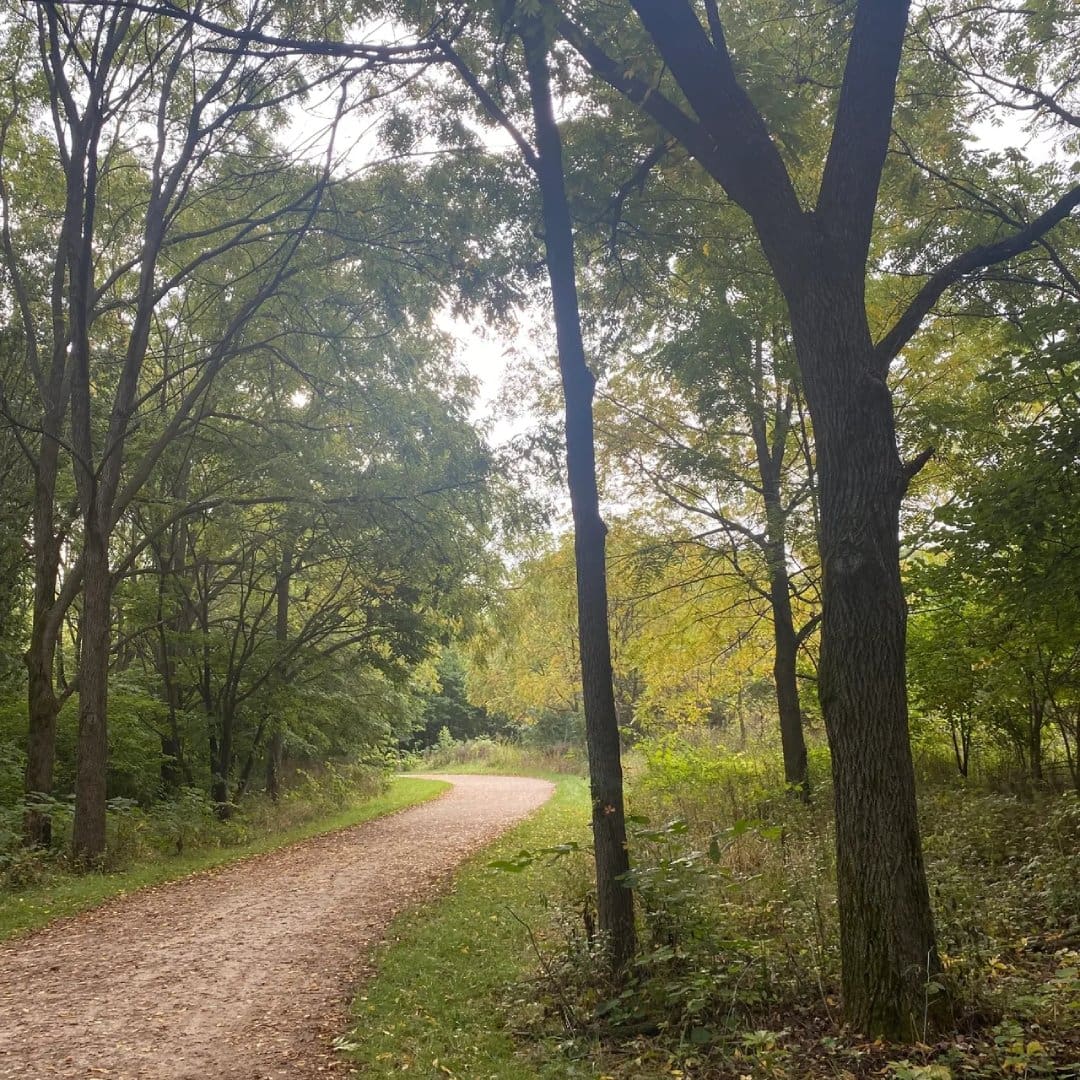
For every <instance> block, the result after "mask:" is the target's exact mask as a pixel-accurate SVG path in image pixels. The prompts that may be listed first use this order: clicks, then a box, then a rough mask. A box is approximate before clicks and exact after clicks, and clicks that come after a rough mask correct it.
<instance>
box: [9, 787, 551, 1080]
mask: <svg viewBox="0 0 1080 1080" xmlns="http://www.w3.org/2000/svg"><path fill="white" fill-rule="evenodd" d="M439 779H442V780H449V781H450V782H452V783H453V784H454V787H453V788H452V790H451V791H449V792H447V794H446V795H444V796H442V797H441V798H438V799H436V800H434V801H433V802H429V803H426V804H424V805H422V806H419V807H415V808H413V809H410V810H406V811H403V812H402V813H399V814H395V815H392V816H390V817H386V818H381V819H378V820H376V821H371V822H367V823H365V824H363V825H359V826H356V827H355V828H350V829H345V830H343V831H341V832H337V833H333V834H330V835H327V836H321V837H316V838H315V839H312V840H308V841H305V842H303V843H300V844H296V845H293V846H291V847H287V848H282V849H279V850H277V851H273V852H271V853H269V854H267V855H263V856H258V857H256V858H253V859H248V860H244V861H243V862H240V863H236V864H233V865H231V866H228V867H225V868H223V869H219V870H214V871H211V872H208V873H201V874H196V875H194V876H192V877H190V878H185V879H184V880H182V881H178V882H174V883H172V884H169V885H164V886H160V887H157V888H152V889H146V890H143V891H141V892H138V893H136V894H134V895H132V896H129V897H126V898H123V899H120V900H117V901H114V902H112V903H110V904H107V905H106V906H104V907H102V908H99V909H97V910H95V911H92V912H90V913H88V914H85V915H80V916H78V917H76V918H72V919H67V920H63V921H61V922H58V923H55V924H53V925H51V926H49V927H46V928H45V929H43V930H40V931H37V932H35V933H33V934H31V935H29V936H27V937H25V938H20V939H17V940H15V941H11V942H8V943H5V944H3V945H0V1077H16V1076H17V1077H32V1078H34V1080H38V1078H40V1080H52V1078H56V1077H64V1078H79V1080H84V1078H90V1077H102V1078H107V1080H189V1078H191V1080H194V1078H195V1077H205V1076H213V1077H214V1078H215V1080H277V1078H283V1077H289V1078H291V1080H309V1078H312V1077H323V1076H332V1075H335V1074H341V1073H343V1072H345V1065H344V1063H343V1061H342V1059H341V1058H340V1056H339V1055H337V1054H336V1053H335V1051H334V1046H333V1041H334V1039H335V1037H336V1036H338V1035H339V1034H341V1032H342V1031H344V1030H345V1027H346V1023H347V1017H348V1006H349V998H350V992H351V991H352V990H353V989H354V988H355V986H356V985H357V983H358V981H360V980H361V979H362V978H363V977H364V976H365V975H367V974H368V973H369V965H370V957H371V954H372V951H373V949H374V947H375V946H376V945H377V944H378V942H379V941H380V940H381V938H382V937H383V934H384V932H385V930H386V928H387V925H388V924H389V923H390V921H391V919H392V918H393V917H394V916H395V915H396V914H398V913H399V912H401V911H402V910H404V909H406V908H409V907H414V906H416V905H417V904H418V903H420V902H421V901H422V900H423V899H425V898H426V897H428V896H430V895H431V894H432V893H433V892H435V891H436V890H437V889H438V886H439V885H440V883H442V882H443V881H444V880H445V879H446V878H447V876H448V875H449V874H450V872H451V871H452V870H454V868H455V867H457V866H458V864H459V863H461V862H462V860H464V859H465V857H466V856H467V855H469V854H470V853H471V852H473V851H474V850H476V849H477V848H478V847H480V846H482V845H484V844H485V843H487V842H489V841H490V840H492V839H494V838H495V837H496V836H497V835H498V834H499V833H501V832H502V831H503V830H504V829H506V828H507V827H509V826H510V825H511V824H513V823H514V822H515V821H517V820H519V819H520V818H522V817H524V816H525V815H526V814H528V813H529V812H530V811H532V810H534V809H536V808H537V807H538V806H540V805H541V804H542V803H543V802H544V801H545V800H546V799H547V798H548V796H549V795H550V794H551V791H552V785H551V784H550V783H547V782H546V781H543V780H535V779H529V778H525V777H498V776H481V775H473V776H440V777H439Z"/></svg>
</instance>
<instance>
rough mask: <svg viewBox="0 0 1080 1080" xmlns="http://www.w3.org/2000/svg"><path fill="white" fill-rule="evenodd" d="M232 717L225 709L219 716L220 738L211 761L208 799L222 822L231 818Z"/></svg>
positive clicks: (229, 711)
mask: <svg viewBox="0 0 1080 1080" xmlns="http://www.w3.org/2000/svg"><path fill="white" fill-rule="evenodd" d="M232 759H233V716H232V710H231V709H229V708H225V709H223V710H222V714H221V738H220V740H218V741H217V754H216V756H215V758H214V761H213V766H212V767H213V778H212V780H211V783H210V797H211V798H212V799H213V800H214V802H215V803H216V805H217V816H218V817H219V818H220V819H221V820H222V821H227V820H228V819H229V818H230V817H232V803H231V802H230V800H229V777H230V775H231V774H232V766H233V760H232Z"/></svg>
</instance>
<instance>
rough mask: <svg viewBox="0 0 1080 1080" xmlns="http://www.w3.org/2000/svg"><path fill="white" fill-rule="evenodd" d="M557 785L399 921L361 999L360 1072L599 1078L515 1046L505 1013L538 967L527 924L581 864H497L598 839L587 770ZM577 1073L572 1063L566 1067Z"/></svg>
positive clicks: (536, 923) (349, 1046)
mask: <svg viewBox="0 0 1080 1080" xmlns="http://www.w3.org/2000/svg"><path fill="white" fill-rule="evenodd" d="M551 779H553V780H554V781H555V782H556V790H555V794H554V795H553V796H552V798H551V799H550V800H549V801H548V802H547V803H546V804H545V805H544V806H543V807H542V808H541V809H540V810H539V811H538V812H537V813H536V814H534V815H533V816H531V817H530V818H528V819H527V820H526V821H525V822H523V823H522V824H521V825H518V826H517V827H516V828H514V829H513V830H511V831H510V832H509V833H507V835H506V836H505V837H503V838H502V839H501V840H499V841H498V842H497V843H496V844H494V845H492V846H491V847H489V848H486V849H485V850H484V851H482V852H481V853H480V854H478V855H476V856H474V857H473V858H472V859H470V860H469V861H468V862H467V863H466V864H465V866H464V868H463V869H462V870H461V871H460V872H459V873H458V875H457V876H456V878H455V881H454V886H453V889H452V891H451V893H450V895H449V896H447V897H446V898H445V899H444V900H442V901H440V902H437V903H436V904H435V905H433V906H432V907H428V908H426V909H423V910H421V911H417V912H414V913H411V914H408V915H405V916H403V917H402V918H400V919H399V920H398V921H397V922H396V923H395V924H394V925H393V926H392V927H391V932H390V938H389V941H390V944H389V945H387V946H386V947H385V948H384V950H383V952H382V953H381V955H380V957H379V959H378V974H377V975H376V977H375V978H374V980H373V981H372V982H371V983H369V984H368V985H367V986H366V987H365V988H364V990H363V991H362V993H361V996H360V997H359V998H358V999H357V1000H356V1002H355V1003H354V1006H353V1027H352V1031H351V1033H350V1035H349V1036H348V1037H347V1038H346V1039H345V1040H343V1049H344V1050H345V1051H346V1052H347V1053H348V1056H349V1058H350V1059H351V1061H352V1062H353V1063H354V1064H355V1065H356V1066H357V1067H358V1068H359V1070H360V1071H361V1073H363V1074H365V1075H370V1076H390V1075H392V1074H393V1075H398V1074H399V1073H401V1072H402V1071H407V1072H408V1075H410V1076H418V1077H432V1078H440V1080H445V1078H446V1077H458V1078H462V1080H464V1078H465V1077H468V1078H470V1080H524V1078H526V1077H542V1076H552V1077H554V1076H559V1077H567V1076H582V1077H586V1076H595V1075H596V1074H595V1072H594V1071H593V1070H592V1068H591V1066H589V1065H588V1064H587V1063H582V1065H581V1069H582V1071H581V1072H574V1071H572V1070H573V1068H574V1066H573V1064H572V1063H570V1062H568V1061H567V1060H565V1059H563V1060H560V1061H558V1062H553V1063H552V1064H551V1070H553V1071H548V1070H547V1069H546V1068H545V1066H544V1065H543V1064H542V1063H540V1062H530V1061H527V1060H525V1059H524V1058H522V1057H521V1056H519V1055H516V1054H515V1048H514V1044H513V1041H512V1039H511V1038H510V1036H509V1035H508V1034H507V1032H506V1031H505V1030H504V1024H503V1023H502V1022H501V1021H500V1018H499V1015H498V1003H499V1001H500V1000H501V999H502V997H503V994H504V991H505V988H506V987H507V985H508V984H510V983H512V982H514V981H516V980H519V979H520V978H521V977H522V976H523V975H525V974H526V973H528V972H531V971H533V970H534V969H535V967H536V957H535V953H534V952H533V949H532V945H531V942H530V940H529V934H528V931H527V930H526V929H525V925H523V924H526V925H528V926H531V927H536V928H539V927H541V926H542V925H543V924H544V923H545V921H546V912H545V907H546V898H547V897H548V896H557V895H558V894H559V893H560V892H561V891H562V889H561V888H560V883H561V882H562V881H563V880H564V879H565V876H566V875H567V874H568V873H576V874H580V870H581V867H580V863H579V865H578V866H577V868H576V869H574V868H571V867H569V866H566V865H563V863H562V862H561V861H556V862H553V863H550V862H545V861H542V860H538V861H537V862H536V863H534V864H533V865H532V866H531V867H530V868H529V869H528V870H526V871H523V872H521V873H508V872H506V871H500V870H493V869H492V868H491V867H490V863H491V862H492V860H494V859H506V858H507V857H509V856H511V855H514V854H516V853H517V852H518V851H520V850H521V849H522V848H527V849H531V850H535V849H536V848H541V847H547V846H551V845H553V844H558V843H563V842H565V841H567V840H577V841H578V842H580V843H582V846H584V845H585V843H587V841H588V819H589V800H588V787H587V785H586V783H585V781H584V780H582V779H580V778H578V777H568V776H557V777H551ZM568 1070H570V1071H568Z"/></svg>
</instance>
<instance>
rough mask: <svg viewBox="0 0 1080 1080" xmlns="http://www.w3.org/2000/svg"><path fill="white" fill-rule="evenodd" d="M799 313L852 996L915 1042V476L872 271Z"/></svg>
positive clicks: (920, 990)
mask: <svg viewBox="0 0 1080 1080" xmlns="http://www.w3.org/2000/svg"><path fill="white" fill-rule="evenodd" d="M830 279H831V280H830ZM792 316H793V328H794V331H795V342H796V349H797V351H798V355H799V362H800V366H801V368H802V371H803V379H804V385H805V387H806V395H807V401H808V404H809V406H810V410H811V416H812V418H813V422H814V435H815V441H816V449H817V464H818V481H819V499H820V505H821V529H820V536H819V546H820V555H821V562H822V576H823V588H822V597H823V606H822V623H821V656H820V660H819V667H818V692H819V695H820V699H821V707H822V712H823V714H824V717H825V725H826V729H827V732H828V736H829V746H830V748H831V751H832V771H833V783H834V798H835V805H836V830H837V835H836V851H837V894H838V900H839V907H840V922H841V959H842V965H843V988H844V1001H845V1004H846V1008H847V1012H848V1016H849V1019H850V1021H851V1022H852V1024H853V1025H854V1026H855V1027H856V1028H857V1029H858V1030H860V1031H864V1032H866V1033H867V1034H873V1035H879V1034H880V1035H885V1036H887V1037H891V1038H904V1039H910V1038H915V1037H920V1036H921V1035H922V1030H923V1018H924V1011H925V1006H926V983H927V980H928V979H929V978H930V977H931V976H932V975H934V974H935V973H936V972H937V971H938V970H939V962H938V957H937V951H936V947H935V941H934V925H933V917H932V914H931V909H930V897H929V890H928V888H927V883H926V873H925V869H924V866H923V858H922V843H921V839H920V836H919V823H918V815H917V809H916V799H915V770H914V765H913V762H912V756H911V745H910V741H909V733H908V710H907V692H906V672H905V634H906V622H907V609H906V604H905V601H904V594H903V589H902V586H901V581H900V542H899V533H900V503H901V500H902V498H903V495H904V491H905V489H906V486H907V477H906V474H905V470H904V466H903V463H902V462H901V460H900V456H899V452H898V450H897V445H896V433H895V429H894V419H893V405H892V398H891V395H890V393H889V390H888V388H887V386H886V385H885V382H884V380H883V379H882V378H880V377H879V376H877V375H875V374H874V373H873V371H874V365H873V360H872V357H873V347H872V344H871V339H870V333H869V327H868V325H867V320H866V314H865V307H864V304H863V296H862V284H861V276H860V277H859V278H858V279H848V280H845V278H844V275H831V274H821V275H819V276H818V277H817V278H816V279H814V280H813V281H808V283H807V288H806V290H805V293H804V294H803V295H802V296H800V297H798V298H797V301H796V303H795V304H793V305H792Z"/></svg>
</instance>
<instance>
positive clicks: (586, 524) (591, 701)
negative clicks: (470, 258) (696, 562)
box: [522, 19, 635, 972]
mask: <svg viewBox="0 0 1080 1080" xmlns="http://www.w3.org/2000/svg"><path fill="white" fill-rule="evenodd" d="M522 43H523V45H524V48H525V61H526V66H527V69H528V75H529V90H530V94H531V99H532V108H533V120H534V124H535V129H536V157H535V159H534V162H533V163H532V164H533V168H534V171H535V173H536V176H537V179H538V181H539V186H540V194H541V200H542V204H543V216H544V244H545V250H546V254H547V267H548V275H549V278H550V282H551V294H552V306H553V312H554V317H555V332H556V337H557V339H558V349H559V368H560V372H561V374H562V384H563V395H564V400H565V405H566V459H567V481H568V486H569V490H570V502H571V506H572V509H573V517H574V558H575V566H576V569H577V599H578V637H579V643H580V649H581V677H582V690H583V698H584V705H585V730H586V741H587V744H588V753H589V784H590V790H591V795H592V827H593V846H594V849H595V858H596V890H597V918H598V922H599V928H600V931H601V932H602V933H603V935H604V937H605V943H606V947H607V949H608V950H609V956H610V960H611V964H612V968H613V970H614V971H615V972H619V971H622V970H623V969H625V967H626V965H627V964H628V963H629V962H630V960H631V958H632V957H633V954H634V949H635V931H634V907H633V894H632V892H631V891H630V889H629V888H627V886H626V885H625V884H624V883H623V881H622V876H623V875H624V874H625V873H626V872H627V871H628V870H629V868H630V863H629V856H628V853H627V847H626V821H625V811H624V805H623V777H622V758H621V748H620V743H619V724H618V718H617V714H616V710H615V694H614V688H613V682H612V666H611V639H610V631H609V627H608V596H607V567H606V562H605V537H606V533H607V527H606V526H605V524H604V521H603V519H602V517H601V514H600V498H599V492H598V489H597V482H596V451H595V442H594V430H593V407H592V402H593V394H594V390H595V385H596V380H595V378H594V376H593V374H592V372H591V371H590V370H589V368H588V364H587V363H586V360H585V348H584V344H583V342H582V337H581V317H580V312H579V308H578V297H577V284H576V278H575V260H574V235H573V226H572V222H571V218H570V209H569V205H568V203H567V199H566V186H565V176H564V172H563V161H562V141H561V137H560V135H559V129H558V126H557V124H556V122H555V114H554V109H553V107H552V99H551V83H550V75H549V71H548V46H547V42H546V40H545V38H544V31H543V29H542V27H541V25H540V22H539V20H535V19H534V20H529V22H528V23H527V25H526V26H525V28H524V30H523V33H522Z"/></svg>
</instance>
